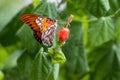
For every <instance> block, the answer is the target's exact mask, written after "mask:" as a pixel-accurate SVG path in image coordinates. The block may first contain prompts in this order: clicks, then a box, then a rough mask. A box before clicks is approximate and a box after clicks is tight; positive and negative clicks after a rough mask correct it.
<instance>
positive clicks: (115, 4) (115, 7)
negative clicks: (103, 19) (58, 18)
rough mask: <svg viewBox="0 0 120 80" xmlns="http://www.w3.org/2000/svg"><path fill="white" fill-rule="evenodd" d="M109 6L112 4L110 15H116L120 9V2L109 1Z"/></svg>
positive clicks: (117, 0) (115, 0)
mask: <svg viewBox="0 0 120 80" xmlns="http://www.w3.org/2000/svg"><path fill="white" fill-rule="evenodd" d="M109 4H110V10H109V14H114V13H115V12H116V11H117V10H119V8H120V3H119V0H109ZM119 15H120V13H119Z"/></svg>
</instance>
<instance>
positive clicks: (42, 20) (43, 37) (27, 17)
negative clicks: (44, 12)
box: [20, 14, 57, 46]
mask: <svg viewBox="0 0 120 80" xmlns="http://www.w3.org/2000/svg"><path fill="white" fill-rule="evenodd" d="M20 19H21V20H22V21H23V22H25V23H26V24H28V25H29V26H30V27H31V29H32V30H33V31H34V37H35V39H36V40H37V41H38V42H40V43H42V44H43V45H45V46H50V45H51V44H52V42H53V39H54V36H55V30H56V28H57V21H56V20H52V19H50V18H47V17H42V16H39V15H36V14H23V15H22V16H21V17H20Z"/></svg>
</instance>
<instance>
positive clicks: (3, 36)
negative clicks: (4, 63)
mask: <svg viewBox="0 0 120 80" xmlns="http://www.w3.org/2000/svg"><path fill="white" fill-rule="evenodd" d="M31 10H32V5H29V7H25V8H23V9H22V10H21V11H20V12H19V13H18V14H16V15H15V16H14V18H13V19H12V20H11V21H10V22H9V23H8V24H7V25H6V26H5V27H4V29H3V30H2V31H1V32H0V42H1V44H2V45H4V46H8V45H11V44H15V43H16V42H18V41H19V39H18V37H17V36H16V32H17V30H18V29H19V28H20V27H21V26H22V22H21V21H20V19H19V18H20V15H21V14H23V13H26V12H29V11H31Z"/></svg>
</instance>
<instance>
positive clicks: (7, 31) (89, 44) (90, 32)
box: [0, 0, 120, 80]
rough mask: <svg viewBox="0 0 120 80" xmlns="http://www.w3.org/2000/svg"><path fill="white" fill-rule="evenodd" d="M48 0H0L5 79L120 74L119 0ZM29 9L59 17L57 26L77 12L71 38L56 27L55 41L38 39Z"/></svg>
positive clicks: (88, 78) (98, 79)
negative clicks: (27, 18)
mask: <svg viewBox="0 0 120 80" xmlns="http://www.w3.org/2000/svg"><path fill="white" fill-rule="evenodd" d="M49 1H50V0H34V1H33V2H32V3H31V4H29V5H27V6H24V5H23V4H25V0H19V2H20V3H22V5H21V4H20V3H19V2H18V3H17V0H13V1H4V0H1V1H0V2H1V3H0V9H1V13H0V17H1V19H0V23H1V24H0V26H1V27H0V80H13V79H14V80H120V23H119V22H120V18H119V16H120V2H119V0H74V1H73V0H66V1H65V0H61V2H58V5H57V4H55V3H51V2H49ZM2 3H3V4H2ZM6 4H7V5H6ZM64 4H65V5H66V6H65V9H63V10H61V9H60V8H61V6H62V5H64ZM11 5H12V6H11ZM16 5H19V6H16ZM13 6H14V7H13ZM11 8H12V9H11ZM16 8H17V9H18V10H15V9H16ZM6 12H7V13H6ZM13 13H14V14H13ZM25 13H33V14H38V15H41V16H47V17H49V18H51V19H53V20H55V19H57V20H58V25H59V26H58V28H57V32H58V31H59V30H60V29H61V28H62V27H63V26H65V25H66V23H67V19H68V17H69V16H70V15H71V14H73V15H74V18H73V21H72V22H71V24H70V26H69V29H70V35H69V38H68V40H67V41H66V42H64V43H58V42H57V41H58V40H59V39H58V35H57V32H56V38H55V40H54V42H53V46H52V47H46V46H43V45H42V44H40V43H38V42H37V41H36V40H35V39H34V37H33V31H32V30H31V29H30V28H29V27H28V26H27V25H26V24H24V23H22V22H21V21H20V19H19V18H20V16H21V15H22V14H25ZM4 14H7V15H4ZM2 15H4V16H2Z"/></svg>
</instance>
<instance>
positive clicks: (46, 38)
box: [41, 25, 57, 46]
mask: <svg viewBox="0 0 120 80" xmlns="http://www.w3.org/2000/svg"><path fill="white" fill-rule="evenodd" d="M56 27H57V26H55V25H51V26H50V27H49V28H48V29H47V30H46V31H44V32H43V33H42V35H41V40H42V43H43V44H44V45H46V46H50V45H51V44H52V42H53V39H54V36H55V30H56Z"/></svg>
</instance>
